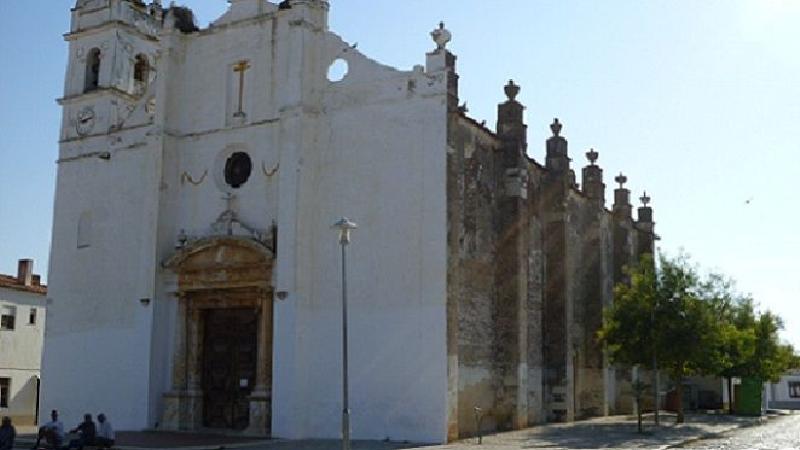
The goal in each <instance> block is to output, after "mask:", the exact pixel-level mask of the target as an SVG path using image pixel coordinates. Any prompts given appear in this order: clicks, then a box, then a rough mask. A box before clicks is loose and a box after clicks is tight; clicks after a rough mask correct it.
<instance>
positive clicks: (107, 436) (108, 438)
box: [0, 413, 115, 450]
mask: <svg viewBox="0 0 800 450" xmlns="http://www.w3.org/2000/svg"><path fill="white" fill-rule="evenodd" d="M97 422H98V423H99V425H98V427H97V437H96V438H95V439H94V444H95V445H96V446H98V447H100V448H111V447H113V446H114V439H115V435H114V429H113V428H112V427H111V422H109V421H108V419H106V415H105V414H103V413H100V414H98V415H97ZM0 450H2V449H0Z"/></svg>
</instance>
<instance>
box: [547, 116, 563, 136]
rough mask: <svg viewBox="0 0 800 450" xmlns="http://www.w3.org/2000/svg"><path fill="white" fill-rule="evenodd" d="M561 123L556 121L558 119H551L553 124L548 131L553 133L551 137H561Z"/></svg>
mask: <svg viewBox="0 0 800 450" xmlns="http://www.w3.org/2000/svg"><path fill="white" fill-rule="evenodd" d="M561 127H562V125H561V122H559V121H558V117H556V118H555V119H553V123H551V124H550V131H552V132H553V136H554V137H556V136H561Z"/></svg>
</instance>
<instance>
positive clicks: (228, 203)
mask: <svg viewBox="0 0 800 450" xmlns="http://www.w3.org/2000/svg"><path fill="white" fill-rule="evenodd" d="M223 199H224V200H225V212H224V213H222V214H223V216H224V219H223V220H224V221H225V231H226V232H227V234H228V235H229V236H230V235H232V234H233V221H234V220H235V219H236V213H235V212H234V211H233V201H234V200H236V195H234V194H231V193H230V192H228V193H227V194H225V197H223Z"/></svg>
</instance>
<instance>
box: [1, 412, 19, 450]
mask: <svg viewBox="0 0 800 450" xmlns="http://www.w3.org/2000/svg"><path fill="white" fill-rule="evenodd" d="M16 437H17V430H15V429H14V427H13V426H12V425H11V418H10V417H3V422H2V424H0V450H11V449H12V448H14V438H16Z"/></svg>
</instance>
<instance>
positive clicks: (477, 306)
mask: <svg viewBox="0 0 800 450" xmlns="http://www.w3.org/2000/svg"><path fill="white" fill-rule="evenodd" d="M230 3H231V4H230V7H229V9H228V11H227V12H226V13H225V14H224V15H223V16H221V17H220V18H219V19H217V20H216V21H215V22H213V23H212V24H211V25H210V26H209V27H208V28H205V29H198V28H197V27H196V26H195V24H194V20H193V18H192V13H191V10H189V9H188V8H185V7H175V6H171V7H169V8H164V7H163V6H162V5H161V2H160V1H158V0H153V1H152V2H151V3H149V4H145V3H144V2H142V1H138V0H79V1H78V2H77V4H76V6H75V7H74V8H73V9H72V26H71V30H70V31H69V32H68V33H67V34H66V35H65V38H66V40H67V42H68V43H69V52H70V54H69V63H68V68H67V74H66V81H65V93H64V96H63V98H61V99H59V103H60V104H61V105H62V107H63V111H64V113H63V122H62V131H61V136H60V145H59V159H58V174H57V177H58V179H57V187H56V201H55V211H54V224H53V240H52V250H51V267H50V275H49V302H48V308H47V315H48V320H47V328H46V332H45V348H44V356H43V363H42V407H41V411H45V412H47V411H49V410H50V409H53V408H56V409H59V410H60V411H61V415H62V417H63V418H64V420H67V421H69V420H76V421H77V420H78V419H79V418H80V416H81V415H82V414H83V413H84V412H97V411H104V412H106V413H107V415H108V416H109V417H110V418H111V420H112V421H113V423H114V424H115V425H116V426H117V428H119V429H123V430H125V429H154V428H155V429H171V430H201V429H208V428H214V429H226V430H230V431H235V432H242V433H248V434H253V435H271V436H274V437H282V438H308V437H315V438H326V437H327V438H335V437H338V436H339V433H340V425H339V417H340V414H341V359H342V349H341V286H340V282H341V279H340V276H341V266H340V261H339V249H338V241H337V238H336V234H335V232H334V231H332V230H331V229H330V226H331V224H332V223H333V222H334V221H335V220H336V219H337V218H338V217H339V216H341V215H347V216H348V217H351V218H352V219H353V220H355V221H356V222H357V223H358V225H359V228H358V229H357V230H355V232H354V235H353V242H352V244H351V245H350V259H349V260H348V276H349V278H348V281H349V287H350V305H349V308H350V310H349V321H350V325H349V326H350V340H349V342H350V350H349V354H350V406H351V410H352V413H351V429H352V436H353V437H354V438H360V439H385V438H389V439H392V440H411V441H420V442H442V441H447V440H448V439H455V438H457V437H459V436H468V435H471V434H474V433H475V432H476V427H477V426H478V425H477V422H478V421H476V417H479V418H480V419H481V420H480V423H481V425H480V426H481V428H482V429H511V428H520V427H524V426H527V425H529V424H534V423H542V422H545V421H563V420H575V419H579V418H582V417H588V416H593V415H603V414H608V413H612V412H626V411H628V410H629V408H630V402H629V401H628V399H626V394H625V383H626V377H625V374H624V371H615V370H614V369H613V368H612V367H610V366H609V364H608V362H607V361H606V360H605V359H604V356H603V351H602V349H601V348H599V347H598V345H597V343H596V341H595V339H594V336H595V332H596V330H597V328H598V327H599V325H600V321H601V312H602V309H603V306H604V305H607V304H608V303H609V302H610V301H611V299H612V286H613V284H614V282H615V281H619V280H622V277H623V275H622V267H623V266H624V265H625V264H628V263H631V262H633V261H635V260H636V259H637V258H638V255H639V254H641V253H645V252H652V250H653V240H654V239H655V238H656V236H655V234H654V233H653V221H652V210H651V209H650V207H649V206H647V202H648V201H649V199H647V198H646V196H645V197H644V198H643V199H644V205H643V206H642V207H641V208H639V211H638V219H637V220H634V219H633V218H632V206H631V204H630V199H629V197H630V193H629V191H628V190H627V189H626V188H625V187H624V183H625V178H624V176H622V175H621V174H620V176H619V177H617V181H618V182H619V183H620V186H619V188H617V189H616V190H615V192H614V204H613V208H612V209H611V210H608V209H606V208H605V184H604V181H603V172H602V169H600V167H599V166H598V165H597V164H596V160H597V158H598V155H597V154H596V152H594V151H590V152H588V153H587V158H588V159H589V164H587V165H586V166H585V167H584V168H583V169H582V179H581V180H580V185H579V184H578V183H577V180H576V177H575V173H574V170H573V169H572V168H571V165H570V162H571V159H570V156H569V154H568V148H567V141H566V139H565V138H564V137H563V136H562V135H561V134H562V125H561V124H560V123H559V122H558V120H555V121H554V122H553V124H552V125H551V129H552V134H553V136H552V137H551V138H550V139H549V140H548V141H547V143H546V151H547V153H546V158H545V163H544V164H540V163H538V162H536V161H535V160H533V159H532V158H530V157H529V156H528V148H527V140H526V125H525V124H524V123H523V120H522V111H523V106H522V105H521V104H519V103H518V102H517V101H516V100H515V98H516V96H517V93H518V91H519V87H518V86H517V85H515V84H514V83H513V82H509V84H508V85H507V86H506V87H505V93H506V97H507V100H505V101H504V102H503V103H501V104H500V106H499V108H498V122H497V130H495V131H492V130H489V129H487V128H486V127H485V126H483V125H482V124H479V123H477V122H475V121H474V120H472V119H470V118H469V117H468V116H467V114H466V110H465V108H461V107H459V106H458V105H459V97H458V74H457V72H456V67H455V62H456V57H455V56H454V55H453V54H452V53H450V52H449V51H448V50H447V48H446V46H447V43H448V41H449V40H450V33H449V32H448V31H447V30H446V29H445V28H444V26H443V25H440V26H439V28H437V29H436V30H434V32H432V33H431V34H432V37H433V38H434V41H435V49H433V50H432V51H431V52H430V53H428V54H427V55H426V57H425V64H424V65H419V66H415V67H414V68H413V69H412V70H410V71H401V70H397V69H394V68H391V67H388V66H384V65H381V64H379V63H378V62H376V61H374V60H371V59H369V58H367V57H366V56H364V55H363V54H361V53H360V52H359V51H358V50H356V49H355V48H354V46H351V45H350V44H348V43H347V42H345V41H344V40H343V39H341V38H340V37H339V36H337V35H336V34H334V33H333V32H331V31H330V30H329V29H328V25H327V23H328V22H327V16H328V9H329V4H328V2H327V1H325V0H286V1H283V2H281V3H280V4H276V3H271V2H268V1H266V0H231V1H230ZM337 66H344V67H346V74H344V76H343V77H335V76H334V75H335V74H334V73H333V72H332V71H331V70H330V68H331V67H337ZM476 408H477V409H476ZM476 414H477V416H476Z"/></svg>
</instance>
